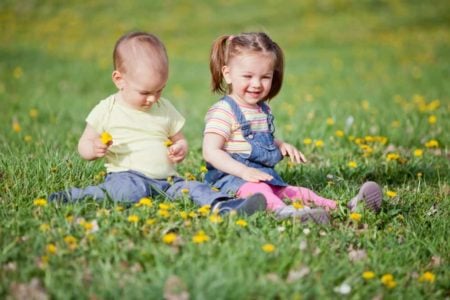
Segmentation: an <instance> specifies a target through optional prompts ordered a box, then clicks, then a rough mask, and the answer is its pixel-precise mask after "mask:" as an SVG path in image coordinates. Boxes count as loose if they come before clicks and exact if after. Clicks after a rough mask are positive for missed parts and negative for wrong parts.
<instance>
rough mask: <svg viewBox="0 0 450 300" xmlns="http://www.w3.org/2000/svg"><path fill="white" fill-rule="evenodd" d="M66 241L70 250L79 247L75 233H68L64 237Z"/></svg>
mask: <svg viewBox="0 0 450 300" xmlns="http://www.w3.org/2000/svg"><path fill="white" fill-rule="evenodd" d="M64 242H65V243H66V245H67V247H69V249H70V250H75V249H76V248H77V246H78V245H77V239H76V238H75V237H74V236H73V235H68V236H65V237H64Z"/></svg>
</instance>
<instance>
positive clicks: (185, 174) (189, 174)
mask: <svg viewBox="0 0 450 300" xmlns="http://www.w3.org/2000/svg"><path fill="white" fill-rule="evenodd" d="M184 178H186V179H187V180H191V181H193V180H196V178H195V175H194V174H192V173H190V172H186V173H184Z"/></svg>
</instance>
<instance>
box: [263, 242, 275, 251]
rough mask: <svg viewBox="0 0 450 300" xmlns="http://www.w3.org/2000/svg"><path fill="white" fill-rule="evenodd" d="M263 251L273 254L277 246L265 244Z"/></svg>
mask: <svg viewBox="0 0 450 300" xmlns="http://www.w3.org/2000/svg"><path fill="white" fill-rule="evenodd" d="M261 249H262V250H263V251H264V252H267V253H271V252H274V251H275V249H276V248H275V246H274V245H273V244H264V245H263V246H262V247H261Z"/></svg>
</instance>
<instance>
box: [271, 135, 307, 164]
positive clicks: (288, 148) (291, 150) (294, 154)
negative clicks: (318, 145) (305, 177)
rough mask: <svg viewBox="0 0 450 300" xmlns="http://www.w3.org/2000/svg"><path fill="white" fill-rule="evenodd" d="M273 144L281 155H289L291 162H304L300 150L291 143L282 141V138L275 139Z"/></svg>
mask: <svg viewBox="0 0 450 300" xmlns="http://www.w3.org/2000/svg"><path fill="white" fill-rule="evenodd" d="M275 144H276V145H277V146H278V148H279V149H280V151H281V154H283V156H289V157H290V158H291V161H292V162H293V163H297V164H299V163H302V162H303V163H305V162H306V158H305V156H304V155H303V153H301V152H300V151H298V150H297V148H295V147H294V146H293V145H291V144H288V143H285V142H283V141H282V140H278V139H275Z"/></svg>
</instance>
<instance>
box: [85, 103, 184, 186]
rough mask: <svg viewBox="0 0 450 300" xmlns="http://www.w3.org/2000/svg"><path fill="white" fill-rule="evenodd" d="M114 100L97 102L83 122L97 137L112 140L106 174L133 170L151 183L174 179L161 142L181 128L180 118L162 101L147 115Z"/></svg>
mask: <svg viewBox="0 0 450 300" xmlns="http://www.w3.org/2000/svg"><path fill="white" fill-rule="evenodd" d="M118 97H120V95H119V94H114V95H111V96H109V97H108V98H106V99H105V100H102V101H100V103H99V104H97V106H95V107H94V109H93V110H92V111H91V112H90V113H89V115H88V117H87V118H86V122H87V123H88V124H89V125H90V126H92V127H93V128H94V129H95V130H96V131H97V132H98V133H99V134H100V133H102V132H103V131H107V132H109V133H110V134H111V136H112V139H113V144H112V146H111V148H110V149H109V151H108V153H107V154H106V163H105V167H106V169H107V171H108V172H121V171H129V170H134V171H138V172H141V173H143V174H145V175H146V176H148V177H150V178H153V179H166V178H167V177H168V176H174V175H177V172H176V170H175V165H174V164H173V163H172V162H171V161H170V160H169V157H168V153H167V146H166V145H165V141H166V140H167V139H168V138H169V137H171V136H173V135H175V134H176V133H178V132H179V131H180V130H181V128H182V127H183V126H184V122H185V119H184V118H183V116H182V115H181V114H180V113H179V112H178V111H177V110H176V109H175V107H174V106H173V105H172V104H171V103H170V102H169V101H168V100H166V99H164V98H160V99H159V101H158V103H156V104H154V105H153V106H152V107H151V108H150V109H149V110H148V111H140V110H136V109H133V108H131V107H128V106H125V105H123V104H120V101H118Z"/></svg>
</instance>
